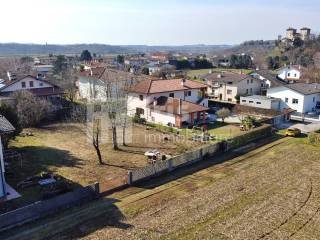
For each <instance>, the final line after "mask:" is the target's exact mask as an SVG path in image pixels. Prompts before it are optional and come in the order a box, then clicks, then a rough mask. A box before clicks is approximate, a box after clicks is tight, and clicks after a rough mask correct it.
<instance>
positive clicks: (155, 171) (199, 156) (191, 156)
mask: <svg viewBox="0 0 320 240" xmlns="http://www.w3.org/2000/svg"><path fill="white" fill-rule="evenodd" d="M270 135H271V125H269V124H265V125H263V126H261V127H258V128H255V129H253V130H251V131H248V132H245V133H243V134H241V135H239V136H236V137H234V138H232V139H229V140H228V141H227V142H218V143H214V144H210V145H205V146H203V147H201V148H199V149H196V150H193V151H189V152H186V153H184V154H181V155H178V156H176V157H173V158H170V159H168V160H164V161H159V162H155V163H153V164H150V165H148V166H146V167H143V168H138V169H135V170H133V171H129V173H128V184H132V183H135V182H137V181H141V180H143V179H147V178H151V177H154V176H158V175H160V174H162V173H165V172H171V171H173V170H174V169H176V168H179V167H182V166H185V165H189V164H192V163H195V162H197V161H201V160H203V159H204V158H205V157H210V156H213V155H215V154H218V153H220V152H223V151H228V150H230V149H234V148H237V147H241V146H243V145H245V144H247V143H249V142H252V141H255V140H257V139H261V138H264V137H268V136H270Z"/></svg>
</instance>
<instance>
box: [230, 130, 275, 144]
mask: <svg viewBox="0 0 320 240" xmlns="http://www.w3.org/2000/svg"><path fill="white" fill-rule="evenodd" d="M271 130H272V127H271V125H263V126H261V127H258V128H254V129H252V130H250V131H248V132H246V133H244V134H242V135H239V136H237V137H234V138H232V139H231V140H230V142H229V143H228V146H229V149H230V148H237V147H241V146H243V145H245V144H247V143H249V142H251V141H254V140H257V139H260V138H263V137H268V136H270V135H271Z"/></svg>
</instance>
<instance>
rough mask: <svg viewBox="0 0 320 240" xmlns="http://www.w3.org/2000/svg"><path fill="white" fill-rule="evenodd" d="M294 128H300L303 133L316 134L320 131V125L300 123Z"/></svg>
mask: <svg viewBox="0 0 320 240" xmlns="http://www.w3.org/2000/svg"><path fill="white" fill-rule="evenodd" d="M291 127H292V128H298V129H300V130H301V132H302V133H310V132H315V131H317V130H319V129H320V123H309V124H307V123H298V124H294V125H292V126H291Z"/></svg>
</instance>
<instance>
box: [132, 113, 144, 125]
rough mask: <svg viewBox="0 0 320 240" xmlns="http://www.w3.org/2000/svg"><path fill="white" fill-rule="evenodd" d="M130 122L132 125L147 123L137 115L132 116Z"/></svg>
mask: <svg viewBox="0 0 320 240" xmlns="http://www.w3.org/2000/svg"><path fill="white" fill-rule="evenodd" d="M132 121H133V122H134V123H138V124H146V122H147V121H146V119H145V118H142V117H140V116H139V115H137V114H136V115H134V117H133V118H132Z"/></svg>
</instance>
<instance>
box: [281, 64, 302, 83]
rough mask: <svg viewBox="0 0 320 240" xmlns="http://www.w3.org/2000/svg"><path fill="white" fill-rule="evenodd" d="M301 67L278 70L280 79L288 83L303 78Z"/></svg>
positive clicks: (287, 67)
mask: <svg viewBox="0 0 320 240" xmlns="http://www.w3.org/2000/svg"><path fill="white" fill-rule="evenodd" d="M300 69H301V66H298V67H296V66H286V67H283V68H281V69H279V70H278V78H280V79H282V80H286V81H288V82H294V81H297V80H299V79H300V77H301V71H300Z"/></svg>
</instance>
